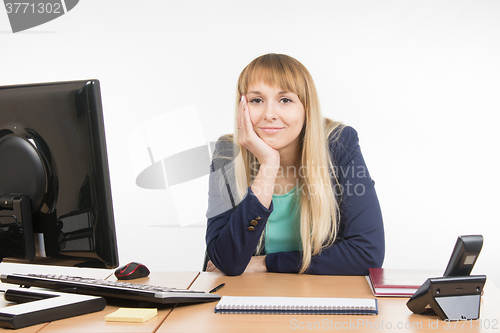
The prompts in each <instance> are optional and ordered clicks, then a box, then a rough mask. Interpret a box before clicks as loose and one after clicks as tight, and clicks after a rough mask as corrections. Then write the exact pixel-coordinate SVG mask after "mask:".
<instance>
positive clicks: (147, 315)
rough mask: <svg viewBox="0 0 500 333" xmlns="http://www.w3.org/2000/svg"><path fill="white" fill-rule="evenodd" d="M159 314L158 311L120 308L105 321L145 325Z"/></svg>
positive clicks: (105, 318)
mask: <svg viewBox="0 0 500 333" xmlns="http://www.w3.org/2000/svg"><path fill="white" fill-rule="evenodd" d="M157 314H158V310H157V309H133V308H119V309H118V310H116V311H115V312H113V313H110V314H109V315H107V316H106V317H104V320H106V321H124V322H129V323H144V322H146V321H148V320H149V319H151V318H153V317H155V316H156V315H157Z"/></svg>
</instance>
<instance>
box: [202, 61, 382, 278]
mask: <svg viewBox="0 0 500 333" xmlns="http://www.w3.org/2000/svg"><path fill="white" fill-rule="evenodd" d="M237 97H238V100H239V102H238V106H237V110H236V112H237V115H236V124H237V128H236V129H235V135H234V137H233V136H225V137H222V138H221V139H220V140H219V141H218V143H217V145H216V149H215V152H214V158H213V163H212V173H211V176H210V190H209V208H208V213H207V217H208V225H207V233H206V242H207V253H208V256H209V258H210V261H209V263H208V266H207V271H218V270H220V271H222V272H223V273H225V274H227V275H239V274H241V273H243V272H266V271H269V272H283V273H291V272H298V273H310V274H332V275H333V274H335V275H364V274H367V273H368V268H370V267H381V265H382V262H383V258H384V251H385V243H384V229H383V224H382V215H381V211H380V206H379V203H378V199H377V195H376V193H375V188H374V182H373V181H372V179H371V178H370V175H369V173H368V170H367V169H366V165H365V163H364V160H363V157H362V155H361V151H360V148H359V144H358V137H357V133H356V131H355V130H354V129H352V128H351V127H346V126H343V125H342V124H340V123H338V122H334V121H332V120H330V119H327V118H323V117H322V115H321V112H320V107H319V100H318V96H317V93H316V88H315V86H314V82H313V80H312V77H311V75H310V74H309V72H308V71H307V69H306V68H305V67H304V66H303V65H302V64H301V63H300V62H299V61H297V60H296V59H294V58H292V57H289V56H286V55H280V54H266V55H263V56H261V57H258V58H256V59H255V60H253V61H252V62H251V63H250V64H249V65H248V66H247V67H246V68H245V69H244V70H243V72H242V73H241V75H240V77H239V80H238V92H237Z"/></svg>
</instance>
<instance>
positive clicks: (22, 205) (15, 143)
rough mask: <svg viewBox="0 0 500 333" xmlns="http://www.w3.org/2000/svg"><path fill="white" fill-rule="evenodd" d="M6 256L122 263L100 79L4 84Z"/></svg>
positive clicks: (0, 198) (0, 126)
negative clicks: (116, 228) (118, 246)
mask: <svg viewBox="0 0 500 333" xmlns="http://www.w3.org/2000/svg"><path fill="white" fill-rule="evenodd" d="M35 253H36V255H35ZM0 259H4V260H7V259H9V260H10V261H21V262H30V263H43V264H55V265H64V266H81V267H103V268H114V267H117V266H118V251H117V245H116V234H115V225H114V217H113V208H112V199H111V187H110V181H109V171H108V159H107V152H106V141H105V136H104V122H103V115H102V104H101V95H100V85H99V81H97V80H85V81H71V82H55V83H42V84H29V85H15V86H14V85H13V86H4V87H0Z"/></svg>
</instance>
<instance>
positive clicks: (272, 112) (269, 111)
mask: <svg viewBox="0 0 500 333" xmlns="http://www.w3.org/2000/svg"><path fill="white" fill-rule="evenodd" d="M264 119H265V120H276V119H278V113H277V112H276V106H275V105H273V104H272V103H270V104H268V105H267V106H266V109H265V110H264Z"/></svg>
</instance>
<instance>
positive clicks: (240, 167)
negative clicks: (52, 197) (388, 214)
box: [233, 53, 342, 273]
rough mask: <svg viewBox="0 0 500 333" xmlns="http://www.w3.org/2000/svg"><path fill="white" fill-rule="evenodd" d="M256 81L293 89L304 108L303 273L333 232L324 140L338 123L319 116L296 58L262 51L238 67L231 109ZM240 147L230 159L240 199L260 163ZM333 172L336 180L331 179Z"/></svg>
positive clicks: (335, 217)
mask: <svg viewBox="0 0 500 333" xmlns="http://www.w3.org/2000/svg"><path fill="white" fill-rule="evenodd" d="M259 82H263V83H265V84H267V85H269V86H277V87H280V88H281V89H283V90H285V91H290V92H293V93H295V94H297V95H298V96H299V99H300V101H301V102H302V104H303V106H304V110H305V122H304V127H303V128H302V131H301V133H300V135H299V141H300V148H299V149H300V152H299V154H300V160H301V168H302V170H304V172H301V173H299V183H298V184H299V188H300V191H297V193H298V194H299V204H300V215H299V216H300V237H301V241H302V250H303V252H302V253H303V254H302V264H301V267H300V273H303V272H305V271H306V270H307V268H308V267H309V264H310V263H311V258H312V256H314V255H317V254H319V253H320V252H321V251H322V250H323V249H324V248H325V247H328V246H331V245H332V244H333V243H334V241H335V238H336V236H337V229H338V223H339V206H338V202H337V200H336V197H335V193H334V187H335V186H336V185H337V181H336V177H335V174H334V167H333V162H332V160H331V157H330V151H329V141H330V140H329V139H330V137H331V135H332V132H333V131H334V130H335V129H338V128H342V124H341V123H339V122H334V121H332V120H330V119H328V118H323V116H322V115H321V111H320V106H319V99H318V95H317V92H316V87H315V85H314V82H313V79H312V77H311V74H310V73H309V71H308V70H307V69H306V68H305V67H304V66H303V65H302V64H301V63H300V62H299V61H297V60H296V59H294V58H292V57H290V56H287V55H283V54H273V53H271V54H265V55H263V56H260V57H258V58H256V59H254V60H253V61H252V62H251V63H250V64H248V66H246V67H245V68H244V69H243V71H242V73H241V74H240V77H239V80H238V88H237V96H236V99H237V101H236V112H238V104H239V101H240V97H241V95H243V94H246V93H247V91H248V87H249V86H251V85H252V84H254V83H259ZM236 128H237V124H236V126H235V132H234V133H235V135H234V136H233V143H234V144H235V145H237V144H238V130H237V129H236ZM337 137H338V136H337ZM240 152H241V154H238V156H234V158H235V177H236V185H237V189H238V194H239V198H240V199H241V198H242V196H243V195H244V193H245V191H246V189H247V187H249V186H251V184H252V180H253V179H254V178H255V177H256V175H257V172H258V168H255V167H254V166H255V165H259V164H258V161H257V159H256V157H255V156H254V155H253V154H252V153H251V152H250V151H248V150H247V149H245V148H244V147H240ZM236 153H237V152H236ZM300 174H302V176H300ZM332 175H333V177H334V180H335V184H332V180H331V177H332ZM263 239H264V237H261V241H260V243H259V246H258V247H257V253H260V252H261V251H262V248H263V246H262V245H263Z"/></svg>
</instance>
